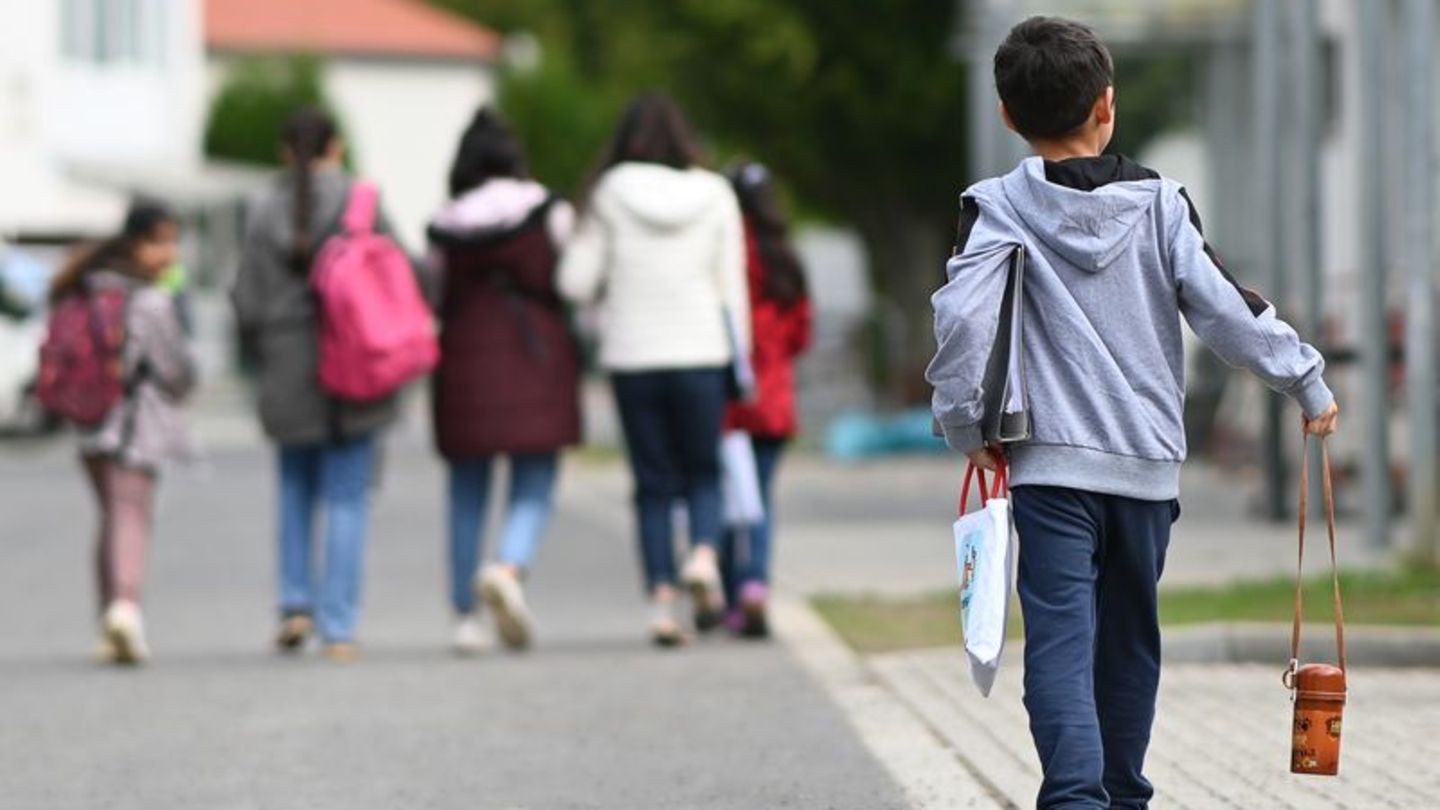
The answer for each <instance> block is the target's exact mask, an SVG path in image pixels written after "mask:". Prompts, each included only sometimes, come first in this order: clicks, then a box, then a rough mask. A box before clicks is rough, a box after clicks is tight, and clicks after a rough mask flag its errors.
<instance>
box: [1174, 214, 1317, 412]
mask: <svg viewBox="0 0 1440 810" xmlns="http://www.w3.org/2000/svg"><path fill="white" fill-rule="evenodd" d="M1171 209H1172V211H1173V212H1174V214H1175V216H1174V219H1175V220H1176V225H1175V226H1174V227H1173V229H1172V237H1171V240H1170V247H1169V257H1170V266H1171V270H1172V272H1173V274H1174V278H1175V288H1176V294H1177V296H1178V298H1179V304H1180V311H1181V312H1182V313H1183V314H1184V315H1185V320H1186V322H1187V323H1189V324H1190V328H1191V329H1193V330H1194V331H1195V334H1196V335H1198V336H1199V337H1200V339H1201V340H1202V341H1204V343H1205V345H1206V346H1209V347H1210V349H1211V350H1212V351H1214V352H1215V353H1216V354H1218V355H1220V358H1221V359H1222V360H1224V361H1225V362H1226V363H1228V364H1230V365H1231V366H1235V367H1237V368H1247V369H1249V370H1250V371H1252V372H1254V373H1255V375H1256V376H1258V377H1259V378H1260V379H1261V380H1262V381H1263V382H1264V383H1265V384H1266V385H1267V386H1269V387H1270V388H1272V389H1274V390H1276V391H1279V392H1280V393H1282V394H1286V395H1288V396H1290V397H1292V398H1293V399H1294V400H1295V401H1296V402H1298V403H1299V404H1300V408H1301V410H1303V411H1304V413H1305V415H1306V416H1307V417H1313V416H1316V415H1318V414H1320V413H1321V412H1322V411H1324V410H1325V409H1326V408H1328V407H1329V406H1330V403H1331V402H1333V401H1334V400H1335V397H1334V395H1333V394H1331V393H1330V389H1329V388H1328V387H1327V386H1326V385H1325V380H1324V378H1323V374H1324V371H1325V358H1323V357H1321V356H1320V352H1318V351H1316V350H1315V347H1313V346H1311V345H1310V344H1308V343H1305V342H1303V341H1301V340H1300V336H1299V335H1297V334H1296V332H1295V330H1294V329H1293V328H1292V327H1291V326H1290V324H1288V323H1286V322H1284V321H1282V320H1280V318H1279V317H1278V316H1277V315H1276V312H1275V307H1274V305H1273V304H1271V303H1270V302H1268V301H1266V300H1265V299H1264V298H1262V297H1260V295H1259V294H1258V293H1256V292H1255V291H1253V290H1249V289H1246V288H1244V287H1241V286H1240V284H1239V283H1238V282H1236V281H1235V279H1234V278H1233V277H1231V275H1230V274H1229V273H1228V272H1226V270H1225V266H1224V265H1223V264H1222V263H1221V261H1220V259H1219V257H1218V256H1217V255H1216V254H1215V252H1214V251H1213V250H1212V249H1211V248H1210V246H1209V245H1208V244H1206V243H1205V237H1204V235H1203V233H1202V231H1201V227H1200V217H1199V215H1198V214H1197V213H1196V211H1195V206H1194V205H1193V204H1192V203H1191V202H1190V198H1189V196H1188V195H1186V194H1185V191H1184V189H1179V190H1178V193H1177V194H1175V195H1174V199H1172V205H1171Z"/></svg>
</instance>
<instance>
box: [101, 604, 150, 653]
mask: <svg viewBox="0 0 1440 810" xmlns="http://www.w3.org/2000/svg"><path fill="white" fill-rule="evenodd" d="M104 624H105V637H106V638H107V639H109V641H110V644H111V646H112V647H114V650H115V657H114V661H115V663H117V664H127V665H136V664H143V663H145V662H146V661H148V660H149V659H150V646H149V645H148V644H147V643H146V642H145V622H144V620H143V619H142V618H141V616H140V606H139V605H137V604H135V603H134V602H129V601H126V600H123V599H122V600H118V601H115V602H112V603H110V607H108V608H106V610H105V622H104Z"/></svg>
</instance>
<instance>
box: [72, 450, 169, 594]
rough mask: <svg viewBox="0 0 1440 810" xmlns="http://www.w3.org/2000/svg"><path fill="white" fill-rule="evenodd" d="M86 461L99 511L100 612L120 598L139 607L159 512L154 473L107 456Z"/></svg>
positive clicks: (97, 548)
mask: <svg viewBox="0 0 1440 810" xmlns="http://www.w3.org/2000/svg"><path fill="white" fill-rule="evenodd" d="M83 461H84V464H85V472H86V474H88V475H89V477H90V486H91V487H92V488H93V489H94V491H95V500H96V503H97V505H98V506H99V508H100V532H99V538H98V541H97V543H96V544H95V571H96V584H97V586H98V589H99V590H98V596H99V597H100V609H101V610H102V611H103V610H104V609H105V606H106V605H109V604H110V603H111V602H113V601H115V600H117V599H124V600H126V601H130V602H136V603H138V602H139V601H140V587H141V585H142V584H143V582H144V579H145V549H146V546H148V545H149V544H150V528H151V525H152V523H153V520H154V513H155V474H154V473H153V472H150V471H148V470H143V469H138V468H135V467H125V466H122V465H120V464H118V463H116V462H115V460H114V459H111V458H107V457H104V456H85V457H84V458H83Z"/></svg>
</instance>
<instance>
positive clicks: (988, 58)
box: [961, 0, 1004, 180]
mask: <svg viewBox="0 0 1440 810" xmlns="http://www.w3.org/2000/svg"><path fill="white" fill-rule="evenodd" d="M993 5H994V0H980V2H977V3H972V4H970V5H969V7H968V8H966V9H965V10H964V11H962V12H961V13H968V14H973V15H974V21H973V23H972V24H971V28H970V48H969V50H970V75H969V76H968V77H967V78H968V79H969V85H970V99H969V102H970V103H969V107H970V173H971V180H980V179H981V178H985V177H989V176H990V175H992V174H994V173H995V171H996V164H998V163H999V161H998V160H997V157H996V156H997V154H998V152H999V151H1000V132H1001V128H1002V127H1003V126H1004V125H1003V124H1001V123H999V122H998V121H997V117H998V116H999V114H1000V112H999V109H998V107H997V106H996V105H997V104H998V99H997V98H996V96H995V71H994V67H993V65H994V49H995V47H996V46H997V45H998V44H999V43H998V42H995V41H992V37H993V34H994V27H995V26H994V23H993V22H992V21H991V20H992V18H993V17H994V16H995V10H994V8H993Z"/></svg>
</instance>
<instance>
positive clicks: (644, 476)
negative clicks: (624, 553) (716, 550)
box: [611, 368, 726, 590]
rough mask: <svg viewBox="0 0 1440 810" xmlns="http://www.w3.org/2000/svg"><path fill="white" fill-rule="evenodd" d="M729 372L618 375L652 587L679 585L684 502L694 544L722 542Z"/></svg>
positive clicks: (617, 388) (614, 378)
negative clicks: (678, 519) (680, 504)
mask: <svg viewBox="0 0 1440 810" xmlns="http://www.w3.org/2000/svg"><path fill="white" fill-rule="evenodd" d="M725 374H726V372H725V370H724V369H719V368H705V369H684V370H669V371H643V372H625V373H616V374H614V375H613V376H612V378H611V382H612V385H613V386H614V389H615V397H616V400H617V401H618V403H619V406H620V423H621V426H622V427H623V428H624V431H625V446H626V450H627V453H628V455H629V459H630V469H631V472H632V473H633V474H634V477H635V508H636V512H637V513H638V516H639V522H640V551H641V558H642V562H643V566H644V574H645V586H646V588H647V589H649V590H654V589H655V588H656V587H657V586H660V585H673V584H675V581H676V566H675V545H674V542H675V540H674V537H675V526H674V523H673V519H674V508H675V504H676V502H677V501H679V500H681V499H683V500H684V502H685V504H686V506H687V507H688V512H689V517H690V540H691V543H692V544H693V545H708V546H712V547H714V546H716V545H718V544H719V542H720V532H721V526H722V522H721V519H720V422H721V420H722V418H723V417H724V414H725V399H726V398H725Z"/></svg>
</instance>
